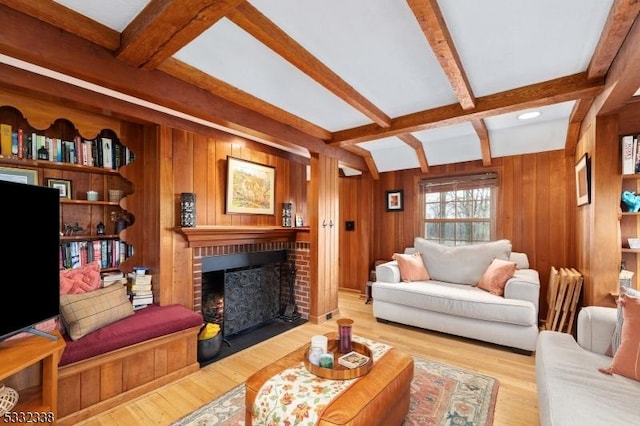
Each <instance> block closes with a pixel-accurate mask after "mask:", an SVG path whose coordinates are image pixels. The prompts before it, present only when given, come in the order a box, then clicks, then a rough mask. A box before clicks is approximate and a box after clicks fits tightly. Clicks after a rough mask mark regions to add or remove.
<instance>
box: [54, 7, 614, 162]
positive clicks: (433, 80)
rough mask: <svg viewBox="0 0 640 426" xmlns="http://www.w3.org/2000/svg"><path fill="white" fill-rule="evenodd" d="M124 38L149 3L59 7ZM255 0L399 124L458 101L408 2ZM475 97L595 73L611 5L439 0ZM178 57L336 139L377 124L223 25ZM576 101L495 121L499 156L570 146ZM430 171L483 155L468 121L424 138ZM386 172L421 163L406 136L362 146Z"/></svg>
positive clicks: (490, 122)
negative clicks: (533, 115) (409, 116)
mask: <svg viewBox="0 0 640 426" xmlns="http://www.w3.org/2000/svg"><path fill="white" fill-rule="evenodd" d="M56 2H57V3H59V4H62V5H64V6H66V7H68V8H70V9H73V10H75V11H77V12H79V13H81V14H83V15H85V16H88V17H90V18H92V19H93V20H95V21H97V22H100V23H102V24H104V25H106V26H108V27H110V28H112V29H114V30H116V31H118V32H122V31H123V30H124V29H125V28H127V26H128V25H129V24H130V23H131V21H132V20H133V19H134V18H135V17H136V15H138V14H139V13H140V12H141V11H142V10H143V9H144V8H145V6H147V4H148V3H149V1H148V0H117V1H116V0H111V1H109V2H104V1H89V2H88V1H86V0H56ZM250 4H251V5H253V7H255V8H256V9H258V10H259V11H260V12H261V13H262V14H264V15H265V16H266V17H267V18H268V19H269V20H271V21H272V22H273V23H275V24H276V25H277V26H278V27H280V29H282V30H283V31H284V32H285V33H286V34H287V35H288V36H290V37H292V38H293V39H294V40H296V41H297V42H298V43H299V44H300V45H301V46H302V47H303V48H304V49H306V50H307V51H308V52H310V53H311V54H312V55H313V56H314V57H315V58H317V59H318V60H320V61H321V62H322V63H324V64H325V65H326V66H327V67H328V68H329V69H331V71H333V72H334V73H336V74H337V75H338V76H340V77H341V78H342V79H343V80H344V81H346V82H347V83H348V84H349V85H350V86H352V87H353V88H354V89H355V90H357V91H358V92H359V93H360V94H361V95H363V96H364V97H365V98H366V99H368V100H369V101H370V102H372V103H373V104H374V105H375V106H377V107H378V108H379V109H380V110H382V111H383V112H384V113H385V114H386V115H387V116H389V117H391V118H395V117H399V116H403V115H407V114H411V113H415V112H419V111H425V110H429V109H433V108H437V107H442V106H445V105H452V104H456V103H458V101H459V100H458V97H457V96H456V93H455V92H454V90H453V89H452V86H451V84H450V82H449V80H448V79H447V75H446V74H445V72H444V71H443V68H442V67H441V65H440V63H439V62H438V60H437V58H436V57H435V55H434V53H433V50H432V49H431V47H430V45H429V43H428V41H427V40H426V37H425V35H424V33H423V32H422V29H421V28H420V26H419V24H418V21H417V19H416V17H415V15H414V14H413V12H412V10H411V8H410V7H409V5H408V2H407V1H405V0H375V1H372V0H306V1H300V0H278V1H273V0H251V1H250ZM438 4H439V7H440V10H441V12H442V16H443V18H444V22H445V24H446V27H447V28H448V30H449V32H450V34H451V39H452V41H453V44H454V46H455V49H456V50H457V53H458V55H459V57H460V62H461V64H462V67H463V69H464V72H465V73H466V76H467V78H468V81H469V85H470V88H471V90H472V92H473V95H474V96H475V97H476V98H479V97H482V96H487V95H491V94H496V93H500V92H504V91H508V90H511V89H516V88H520V87H523V86H527V85H531V84H535V83H539V82H543V81H548V80H552V79H555V78H559V77H564V76H568V75H572V74H577V73H580V72H584V71H586V70H587V68H588V66H589V62H590V59H591V57H592V55H593V54H594V49H595V47H596V45H597V43H598V40H599V38H600V34H601V32H602V30H603V27H604V24H605V22H606V20H607V16H608V14H609V11H610V9H611V7H612V4H613V0H537V1H525V0H487V1H477V0H438ZM173 57H174V58H175V59H178V60H180V61H181V62H183V63H186V64H188V65H190V66H192V67H195V68H197V69H199V70H200V71H203V72H204V73H206V74H210V75H212V76H214V77H216V78H217V79H220V80H222V81H224V82H226V83H228V84H230V85H232V86H234V87H236V88H239V89H241V90H242V91H244V92H247V93H249V94H252V95H253V96H255V97H257V98H259V99H261V100H263V101H266V102H268V103H269V104H272V105H275V106H277V107H279V108H281V109H282V110H285V111H287V112H289V113H291V114H294V115H295V116H298V117H301V118H303V119H305V120H307V121H309V122H311V123H314V124H315V125H317V126H320V127H322V128H323V129H325V130H327V131H329V132H336V131H341V130H345V129H352V128H355V127H359V126H364V125H369V124H371V123H372V120H371V119H370V118H368V117H366V116H365V115H364V114H363V113H361V112H359V111H358V110H356V109H355V108H353V107H352V106H351V105H349V104H347V103H346V102H345V101H343V100H342V99H340V98H339V97H338V96H336V95H334V94H333V93H332V92H330V91H329V90H327V89H326V88H324V87H323V86H322V85H321V84H319V83H318V82H316V81H315V80H314V79H312V78H311V77H309V76H308V75H306V74H304V73H303V72H301V71H300V70H299V69H298V68H296V67H295V66H294V65H292V64H290V63H289V62H288V61H287V60H286V59H284V58H282V57H281V56H279V55H277V54H275V53H274V52H273V51H272V50H270V49H269V48H268V47H267V46H265V45H264V44H262V43H261V42H260V41H258V40H256V39H255V38H254V37H253V36H251V35H250V34H248V33H247V32H245V31H244V30H243V29H241V28H240V27H238V26H237V25H236V24H234V23H233V22H232V21H231V20H230V19H227V18H222V19H221V20H219V21H218V22H216V23H215V24H214V25H213V26H211V27H210V28H209V29H208V30H206V31H204V32H203V33H202V34H200V35H199V36H198V37H196V38H195V39H194V40H192V41H191V42H190V43H188V44H187V45H186V46H184V47H183V48H181V49H180V50H179V51H177V52H176V53H175V54H174V55H173ZM573 106H574V101H570V102H563V103H561V104H556V105H550V106H545V107H541V108H537V109H536V110H538V111H540V112H541V115H540V117H538V118H536V119H532V120H528V121H521V120H518V119H517V118H516V116H517V115H519V113H520V112H518V113H509V114H504V115H499V116H494V117H489V118H486V119H485V124H486V128H487V129H488V132H489V140H490V149H491V156H492V157H493V158H495V157H502V156H509V155H516V154H523V153H533V152H541V151H548V150H557V149H562V148H564V146H565V143H566V135H567V125H568V121H569V116H570V114H571V111H572V108H573ZM412 135H413V136H414V137H416V138H417V139H418V140H419V141H420V142H421V143H422V146H423V148H424V152H425V154H426V159H427V162H428V164H429V165H430V166H431V165H438V164H448V163H456V162H462V161H470V160H479V159H482V152H481V145H480V142H479V137H478V135H477V133H476V131H475V130H474V128H473V127H472V126H471V124H469V123H462V124H455V125H451V126H447V127H439V128H434V129H429V130H423V131H419V132H414V133H413V134H412ZM358 146H359V147H360V148H364V149H365V150H367V151H368V152H370V154H371V156H372V158H373V159H374V161H375V164H376V167H377V169H378V171H379V172H385V171H392V170H401V169H410V168H417V167H420V164H419V160H418V156H417V155H416V151H415V149H413V148H412V147H410V146H409V145H407V144H406V143H404V142H403V141H401V140H400V139H398V138H397V137H384V138H382V139H379V140H372V141H367V142H360V143H359V144H358ZM285 149H286V148H285Z"/></svg>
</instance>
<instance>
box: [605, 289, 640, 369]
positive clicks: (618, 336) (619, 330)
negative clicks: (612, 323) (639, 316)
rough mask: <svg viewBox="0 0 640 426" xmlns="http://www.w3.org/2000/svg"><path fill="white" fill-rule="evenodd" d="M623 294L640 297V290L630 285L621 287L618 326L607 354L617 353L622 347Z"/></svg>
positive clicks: (617, 302) (618, 301)
mask: <svg viewBox="0 0 640 426" xmlns="http://www.w3.org/2000/svg"><path fill="white" fill-rule="evenodd" d="M623 294H628V295H629V296H632V297H640V291H638V290H634V289H632V288H629V287H620V297H618V300H616V304H617V305H618V312H617V318H618V321H617V322H616V328H615V330H614V331H613V336H611V343H610V344H609V347H608V348H607V350H606V352H605V353H604V354H605V355H607V356H610V357H612V356H614V355H615V354H616V351H617V350H618V348H619V347H620V339H621V338H622V323H623V322H624V318H623V316H622V304H621V303H620V302H621V301H622V298H621V296H622V295H623Z"/></svg>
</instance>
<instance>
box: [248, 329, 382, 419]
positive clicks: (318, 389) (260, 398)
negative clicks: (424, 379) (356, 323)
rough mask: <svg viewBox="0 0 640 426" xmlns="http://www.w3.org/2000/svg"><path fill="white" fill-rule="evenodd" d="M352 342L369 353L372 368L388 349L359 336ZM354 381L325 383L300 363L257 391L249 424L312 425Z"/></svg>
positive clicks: (354, 337) (267, 382)
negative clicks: (370, 353) (365, 348)
mask: <svg viewBox="0 0 640 426" xmlns="http://www.w3.org/2000/svg"><path fill="white" fill-rule="evenodd" d="M353 340H354V341H356V342H359V343H362V344H364V345H367V346H368V347H369V349H371V352H372V355H373V362H374V364H375V363H376V362H377V360H379V359H380V358H381V357H382V356H383V355H384V354H385V353H386V352H387V351H388V350H389V349H391V346H389V345H386V344H384V343H379V342H374V341H372V340H369V339H365V338H363V337H359V336H353ZM357 380H359V378H355V379H348V380H331V379H325V378H323V377H319V376H316V375H315V374H313V373H312V372H310V371H309V370H307V368H306V367H305V366H304V363H303V362H300V364H299V365H297V366H294V367H291V368H288V369H286V370H283V371H282V372H280V373H279V374H276V375H275V376H273V377H272V378H270V379H269V380H267V381H266V382H265V384H264V385H263V386H262V388H260V392H258V395H257V396H256V400H255V402H254V405H253V409H252V418H253V424H265V425H267V424H296V425H309V426H313V425H316V424H317V423H318V420H319V419H320V415H321V414H322V412H323V411H324V409H325V407H327V406H328V405H329V404H330V403H331V402H332V401H333V400H334V398H336V397H338V396H339V395H340V394H341V393H342V392H344V391H345V390H347V389H348V388H349V386H351V385H353V384H354V383H355V382H356V381H357Z"/></svg>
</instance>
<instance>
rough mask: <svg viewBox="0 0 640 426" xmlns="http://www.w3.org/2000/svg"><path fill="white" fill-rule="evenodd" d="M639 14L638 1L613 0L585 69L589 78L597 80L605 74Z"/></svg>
mask: <svg viewBox="0 0 640 426" xmlns="http://www.w3.org/2000/svg"><path fill="white" fill-rule="evenodd" d="M639 12H640V2H639V1H638V0H615V1H614V2H613V5H612V6H611V10H610V11H609V16H608V17H607V21H606V22H605V25H604V28H603V30H602V35H601V36H600V40H598V44H597V45H596V48H595V50H594V53H593V56H592V57H591V62H590V63H589V68H588V69H587V75H588V77H589V78H599V77H603V76H605V75H606V74H607V71H609V67H610V66H611V63H612V62H613V60H614V58H615V57H616V54H617V53H618V50H619V49H620V46H622V43H623V42H624V39H625V38H626V37H627V34H628V33H629V29H630V28H631V26H632V25H633V22H634V21H635V20H636V18H637V16H638V13H639Z"/></svg>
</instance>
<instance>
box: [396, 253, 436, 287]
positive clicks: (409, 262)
mask: <svg viewBox="0 0 640 426" xmlns="http://www.w3.org/2000/svg"><path fill="white" fill-rule="evenodd" d="M392 258H393V260H395V261H397V262H398V267H399V268H400V278H401V279H402V281H404V282H407V283H408V282H411V281H428V280H430V279H431V277H430V276H429V272H427V268H425V266H424V262H423V261H422V254H420V252H416V253H413V254H400V253H394V255H393V257H392Z"/></svg>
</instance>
